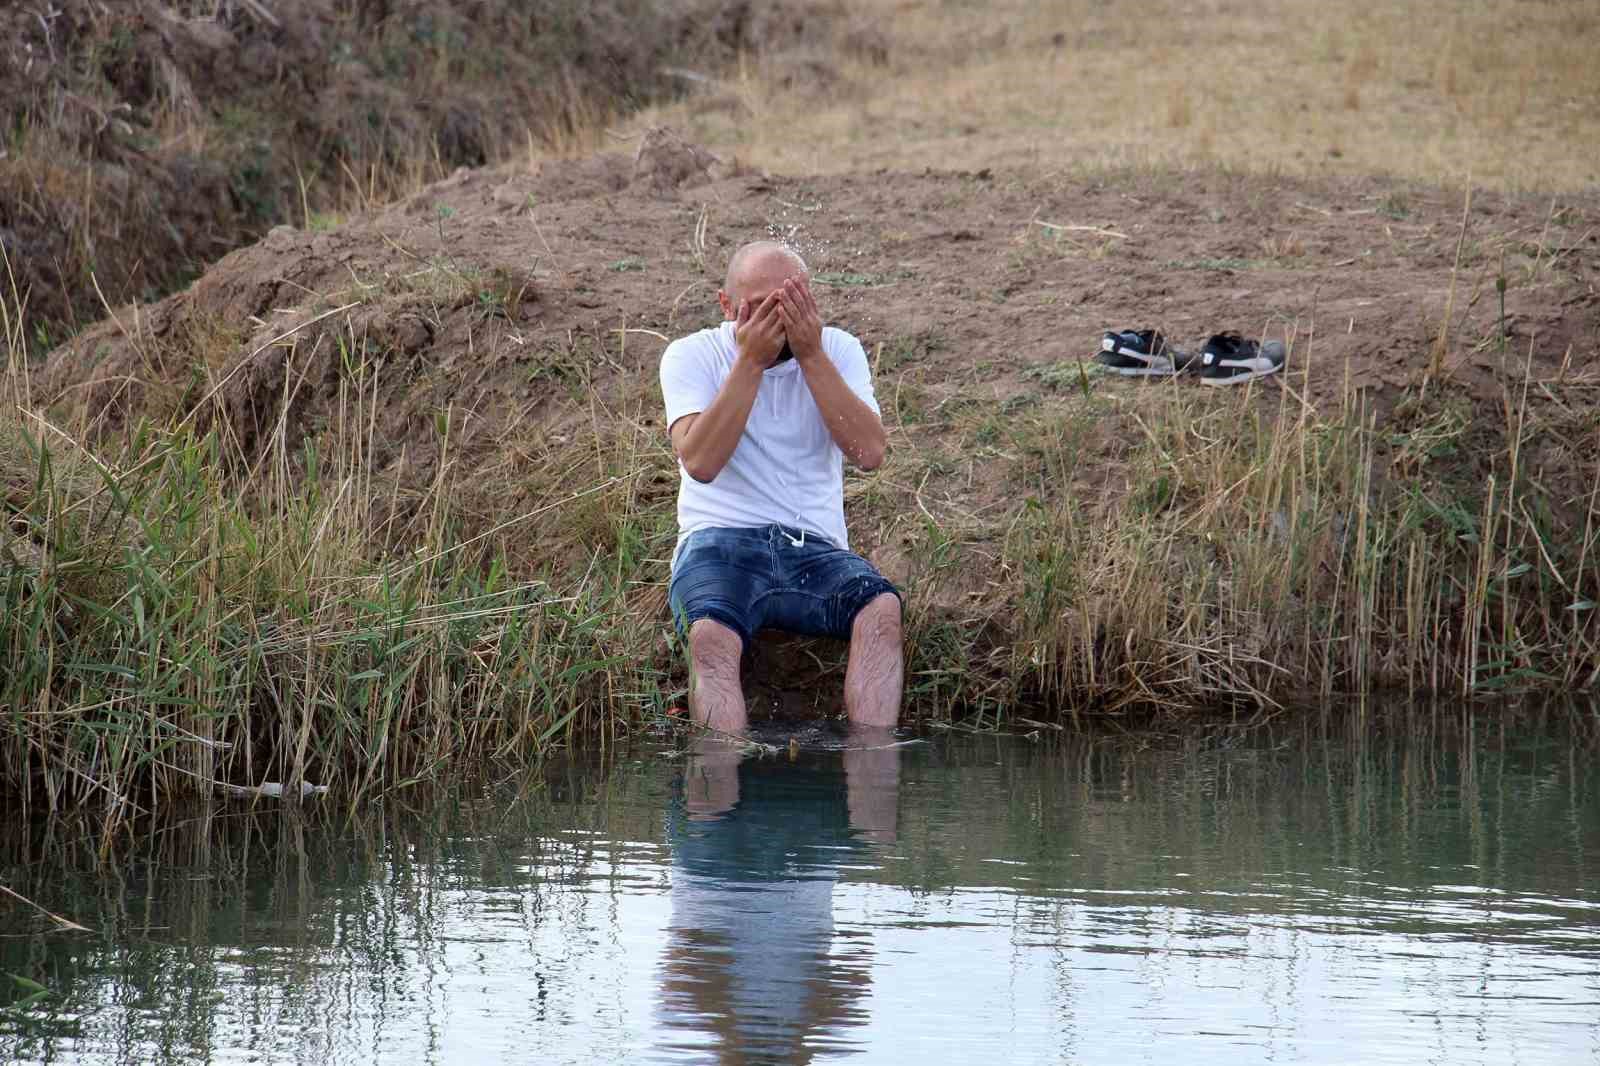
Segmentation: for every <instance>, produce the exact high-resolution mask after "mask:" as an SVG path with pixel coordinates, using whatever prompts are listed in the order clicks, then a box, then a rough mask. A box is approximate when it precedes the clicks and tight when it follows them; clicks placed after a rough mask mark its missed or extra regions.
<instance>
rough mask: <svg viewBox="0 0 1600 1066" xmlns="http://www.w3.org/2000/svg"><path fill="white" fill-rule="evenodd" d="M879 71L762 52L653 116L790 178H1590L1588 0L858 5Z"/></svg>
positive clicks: (864, 63) (1596, 76)
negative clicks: (799, 74)
mask: <svg viewBox="0 0 1600 1066" xmlns="http://www.w3.org/2000/svg"><path fill="white" fill-rule="evenodd" d="M858 10H859V11H860V12H861V15H862V17H863V18H865V19H867V20H868V21H871V22H874V23H875V24H876V25H878V26H879V27H881V29H882V30H883V32H884V33H885V34H887V35H888V39H889V53H888V54H889V60H888V63H887V65H876V64H874V63H873V62H871V61H870V60H869V59H867V58H862V57H851V56H849V55H844V54H841V55H839V56H835V57H830V58H831V62H832V63H833V65H834V66H835V67H836V68H837V70H838V73H839V77H838V78H837V80H834V81H833V82H832V84H828V83H827V82H828V79H818V78H812V79H810V80H809V81H801V82H798V83H797V84H795V85H793V86H792V87H790V88H787V89H785V88H778V87H776V86H775V85H774V83H773V79H772V78H771V77H770V76H767V75H766V74H765V71H764V68H762V67H761V66H760V65H758V64H754V63H752V64H747V65H746V66H745V68H744V76H742V77H738V76H736V77H733V78H731V79H729V80H728V81H726V82H725V83H723V84H722V85H720V86H718V87H716V88H714V89H712V90H710V91H708V92H705V93H702V94H700V95H698V96H696V97H691V98H690V99H689V100H687V101H685V102H683V103H681V104H675V105H672V106H670V107H665V108H661V109H657V110H653V111H649V112H646V113H645V114H644V115H643V116H641V118H640V121H641V122H644V123H657V122H663V121H666V122H671V123H673V124H676V125H679V126H682V127H684V128H686V129H687V130H688V131H689V132H690V134H691V135H692V136H694V137H696V138H698V139H700V140H702V141H703V142H705V143H706V144H708V145H709V146H710V147H712V148H713V149H714V150H718V151H721V152H724V153H732V154H738V155H739V156H741V157H743V158H745V159H747V160H748V161H750V162H753V163H755V164H757V165H760V166H764V167H767V168H770V169H772V170H774V171H777V172H782V173H787V174H805V173H815V172H824V171H841V170H855V169H867V168H872V167H890V168H895V169H917V168H921V167H924V166H931V167H935V168H953V169H977V168H981V167H996V168H1000V167H1015V166H1019V165H1020V166H1037V167H1041V168H1046V169H1061V168H1074V167H1079V166H1090V167H1098V166H1105V165H1114V166H1122V165H1130V164H1131V165H1136V166H1178V167H1188V166H1198V165H1223V166H1226V167H1229V168H1237V169H1242V170H1248V171H1258V172H1259V171H1267V172H1286V173H1295V174H1311V175H1341V174H1357V175H1367V174H1374V173H1378V174H1393V175H1396V176H1398V177H1402V178H1409V179H1417V180H1422V181H1427V182H1432V183H1439V184H1456V183H1459V182H1462V181H1464V180H1466V179H1467V178H1469V177H1470V179H1471V180H1472V182H1474V183H1476V184H1480V185H1484V186H1489V187H1496V188H1503V189H1507V190H1545V191H1555V190H1574V189H1580V188H1584V187H1592V186H1593V185H1594V184H1595V183H1596V182H1597V181H1600V164H1597V162H1596V159H1597V157H1596V155H1595V154H1594V153H1593V152H1592V151H1589V150H1588V149H1587V147H1586V146H1590V145H1593V144H1596V143H1600V64H1597V63H1595V62H1594V52H1595V48H1596V46H1597V43H1600V9H1597V8H1596V7H1595V5H1594V4H1593V3H1591V2H1589V0H1552V2H1549V3H1541V4H1527V3H1518V2H1515V0H1493V2H1488V3H1476V2H1473V0H1443V2H1440V3H1424V2H1420V0H1413V2H1397V0H1380V2H1378V3H1356V2H1353V0H1337V2H1334V3H1323V2H1321V0H1282V2H1279V3H1274V4H1227V3H1221V2H1218V0H1208V2H1202V3H1180V2H1176V0H1127V2H1119V3H1115V4H1106V3H1101V2H1098V0H1055V2H1050V3H1030V2H1027V0H998V2H996V3H991V4H977V3H967V2H960V0H868V2H866V3H864V4H862V5H860V8H859V9H858Z"/></svg>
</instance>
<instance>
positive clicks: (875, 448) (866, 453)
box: [856, 441, 889, 471]
mask: <svg viewBox="0 0 1600 1066" xmlns="http://www.w3.org/2000/svg"><path fill="white" fill-rule="evenodd" d="M888 450H889V449H888V448H887V447H886V446H885V445H884V444H883V443H882V442H881V441H874V442H873V443H871V444H867V445H864V446H863V447H862V448H861V452H860V454H858V455H857V456H856V466H858V467H860V468H861V469H862V470H867V471H872V470H876V469H878V467H880V466H882V465H883V460H884V457H885V456H886V455H887V454H888Z"/></svg>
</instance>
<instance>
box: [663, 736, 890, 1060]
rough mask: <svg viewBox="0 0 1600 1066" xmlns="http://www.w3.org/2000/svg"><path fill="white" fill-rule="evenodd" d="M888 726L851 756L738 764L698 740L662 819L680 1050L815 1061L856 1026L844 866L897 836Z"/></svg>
mask: <svg viewBox="0 0 1600 1066" xmlns="http://www.w3.org/2000/svg"><path fill="white" fill-rule="evenodd" d="M894 745H895V741H894V738H893V736H892V735H891V734H889V733H888V731H886V730H870V731H869V730H858V731H856V732H853V733H852V734H851V735H850V737H849V740H848V742H847V745H846V747H845V750H844V751H842V752H840V751H823V752H800V753H793V752H790V753H785V754H782V755H779V756H776V757H773V756H767V757H748V758H747V757H746V756H745V751H744V745H742V744H740V743H737V742H735V743H729V742H726V741H723V740H720V739H716V738H710V737H708V738H704V739H702V740H700V741H699V742H697V743H696V745H695V748H694V750H693V753H692V754H691V756H690V758H689V760H688V765H687V767H686V768H685V771H684V776H683V779H682V788H681V793H680V794H679V795H678V796H676V797H675V800H674V803H673V807H672V812H671V815H670V819H671V823H670V836H671V840H672V927H671V930H670V933H669V941H668V945H667V951H666V959H665V962H664V964H663V973H662V992H661V1002H662V1014H663V1022H664V1024H665V1026H666V1027H667V1028H669V1029H671V1030H674V1031H675V1032H676V1033H677V1034H679V1037H680V1039H678V1040H677V1041H676V1042H675V1044H674V1050H675V1051H680V1052H681V1051H686V1050H690V1049H704V1050H705V1051H706V1052H707V1053H708V1057H709V1058H712V1059H713V1060H714V1061H718V1062H728V1063H738V1062H770V1061H783V1062H809V1061H810V1060H811V1057H812V1055H814V1054H815V1053H817V1052H819V1051H827V1050H829V1049H837V1048H839V1047H840V1046H841V1045H842V1044H844V1043H846V1041H843V1040H842V1039H841V1033H842V1031H843V1030H845V1029H847V1028H850V1027H852V1026H855V1025H859V1024H861V1023H862V1022H863V1021H864V1020H865V1012H864V1011H863V1009H862V1008H861V1006H860V1005H859V1002H860V1000H861V998H862V996H863V993H864V992H865V991H866V988H867V983H868V979H869V968H870V962H871V953H870V947H869V945H868V944H867V943H866V942H865V941H858V942H855V943H854V944H853V945H850V944H846V945H844V946H842V948H841V949H836V948H835V945H834V928H833V887H834V882H835V881H837V880H838V879H839V867H840V865H841V864H843V863H847V862H851V861H856V860H858V859H859V858H860V853H861V852H862V851H863V850H865V849H866V848H867V847H868V846H869V845H870V844H872V843H889V842H891V841H893V839H894V831H895V817H896V800H897V791H898V784H899V776H900V763H899V759H900V752H899V749H898V748H897V747H895V746H894Z"/></svg>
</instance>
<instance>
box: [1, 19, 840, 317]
mask: <svg viewBox="0 0 1600 1066" xmlns="http://www.w3.org/2000/svg"><path fill="white" fill-rule="evenodd" d="M849 24H850V20H849V19H846V18H844V7H843V5H842V4H839V3H836V2H835V3H825V2H816V3H813V2H808V0H788V2H785V3H781V4H761V5H757V4H751V3H748V2H747V0H680V2H675V3H671V4H662V3H657V2H654V0H602V2H596V3H583V4H572V3H568V2H566V0H533V2H520V0H519V2H515V3H513V2H509V0H489V2H483V0H470V2H469V0H453V2H448V0H382V2H369V0H362V2H360V3H355V4H349V3H344V2H342V0H341V2H336V0H239V2H233V3H222V4H217V3H214V2H211V0H205V2H189V3H181V4H172V3H164V2H156V0H134V2H131V3H123V4H113V5H107V4H102V3H97V2H94V0H58V2H57V3H54V4H48V5H7V7H6V9H5V10H4V11H0V119H3V120H4V122H5V125H6V129H7V130H8V131H10V140H9V141H8V143H7V145H6V146H5V150H4V151H0V244H3V246H4V250H5V252H6V255H7V257H8V258H9V261H10V265H11V270H12V271H13V272H14V274H15V275H16V280H17V288H18V293H17V295H18V296H25V297H26V300H27V304H28V312H29V318H30V320H31V322H32V324H33V327H34V329H33V335H32V336H30V337H29V343H30V344H33V345H38V346H45V347H47V346H48V344H49V341H50V338H52V337H55V338H59V337H60V336H62V333H63V330H65V331H67V332H70V331H71V330H73V329H75V328H76V327H77V326H78V325H81V324H83V323H86V322H88V321H93V320H95V319H98V318H99V317H101V316H102V315H103V314H104V304H103V301H109V302H110V303H112V304H120V303H123V302H125V301H130V300H135V301H149V300H153V299H155V298H157V297H159V296H161V295H164V294H165V293H167V292H169V291H171V290H172V289H173V288H174V287H176V286H178V285H181V284H183V283H186V282H187V281H188V280H191V279H192V278H194V277H195V276H196V275H198V274H199V273H200V272H201V271H202V270H203V269H204V268H205V266H206V265H207V264H209V263H210V262H212V261H214V260H215V259H216V258H217V257H219V256H220V255H222V254H223V253H225V252H227V251H229V250H230V249H232V248H236V247H239V246H240V245H241V244H245V243H248V242H250V241H254V240H257V239H259V238H260V237H262V236H263V235H264V234H265V233H266V231H267V230H268V229H270V228H271V227H272V226H273V225H276V224H280V223H283V222H288V221H293V222H295V223H298V224H301V225H305V224H307V223H308V222H311V221H313V220H315V219H316V218H317V217H318V216H319V215H321V214H323V213H325V212H328V211H330V210H336V209H345V208H349V207H351V206H352V205H362V206H365V205H369V204H371V203H373V202H383V201H386V200H389V199H392V198H393V197H394V196H395V195H397V194H398V193H400V192H403V191H409V190H412V189H414V188H416V187H418V186H419V185H421V184H423V183H424V182H425V181H427V180H431V179H435V178H438V177H442V176H444V175H447V174H448V173H450V171H451V170H453V169H454V168H456V167H458V166H481V165H484V164H488V163H494V162H498V161H502V160H505V159H507V158H509V157H510V156H512V155H514V154H516V153H519V152H526V151H527V150H528V149H529V148H530V147H531V146H535V145H542V146H546V147H548V146H558V147H559V146H561V145H563V144H565V143H567V142H568V141H570V140H572V139H573V138H575V137H577V136H578V131H581V130H588V129H592V128H594V127H595V126H596V125H597V123H598V122H599V121H601V120H603V119H604V117H605V116H607V115H611V114H617V113H620V112H624V111H628V110H631V109H633V108H635V107H637V106H639V105H640V104H642V103H644V102H647V101H650V100H652V99H657V98H660V97H662V96H663V95H666V94H670V93H673V92H676V91H681V89H682V88H683V83H682V82H681V81H679V80H676V79H674V78H673V77H672V76H670V75H668V74H664V73H663V68H664V67H673V66H675V65H676V66H689V67H695V66H703V67H706V68H709V69H712V70H715V69H718V68H720V67H721V65H722V64H724V63H725V62H727V61H728V60H729V59H730V58H732V57H733V56H736V55H738V54H741V53H743V54H750V55H764V54H767V53H771V54H778V53H780V52H781V51H782V50H784V49H790V48H806V49H815V48H818V47H822V46H824V45H826V44H827V43H828V42H831V41H832V40H833V35H834V34H835V33H836V32H842V31H841V30H840V27H844V26H847V25H849ZM852 39H853V38H852ZM7 295H8V296H9V295H10V293H9V292H8V294H7Z"/></svg>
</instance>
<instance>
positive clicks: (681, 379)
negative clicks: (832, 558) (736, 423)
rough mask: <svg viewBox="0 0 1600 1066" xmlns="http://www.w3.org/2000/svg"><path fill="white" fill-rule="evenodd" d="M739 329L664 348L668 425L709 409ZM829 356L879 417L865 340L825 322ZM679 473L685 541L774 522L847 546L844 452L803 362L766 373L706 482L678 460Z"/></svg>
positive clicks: (725, 328)
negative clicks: (735, 437)
mask: <svg viewBox="0 0 1600 1066" xmlns="http://www.w3.org/2000/svg"><path fill="white" fill-rule="evenodd" d="M733 330H734V325H733V323H732V322H724V323H722V325H720V326H716V327H714V328H711V329H703V330H701V331H700V332H698V333H692V334H690V335H689V336H687V337H682V338H679V339H678V340H675V341H673V342H672V343H671V344H669V345H667V350H666V351H665V352H663V353H662V355H661V395H662V397H663V398H664V399H665V400H666V404H667V428H668V429H671V428H672V424H673V423H674V422H676V421H677V420H678V419H680V418H682V417H683V416H684V415H692V414H698V413H699V412H701V411H704V410H705V409H706V408H707V407H709V406H711V401H712V400H713V399H715V398H716V395H717V391H718V390H719V389H721V388H722V383H723V382H724V381H726V380H727V378H728V374H729V373H730V372H731V371H732V370H733V363H734V360H735V359H736V358H737V357H738V354H739V351H738V348H737V346H736V344H735V342H734V337H733ZM822 350H823V352H824V353H825V354H826V355H827V356H828V358H829V359H831V360H833V365H834V366H836V367H838V369H839V375H840V376H841V377H842V378H844V381H845V384H846V385H848V386H850V391H852V392H854V393H855V394H856V395H857V396H859V397H860V398H861V400H862V402H864V403H865V404H866V405H867V406H868V407H870V408H872V410H873V411H877V410H878V401H877V399H876V398H875V397H874V396H873V395H872V375H871V372H870V371H869V370H868V369H867V353H866V352H865V351H863V350H862V348H861V342H860V341H858V340H856V339H855V338H854V337H852V336H851V335H850V334H848V333H846V332H845V331H844V330H842V329H834V328H833V327H832V326H826V327H824V328H823V330H822ZM678 474H679V487H678V543H679V544H682V543H683V538H684V537H687V536H688V535H689V534H690V533H693V532H694V531H695V530H697V529H706V528H710V527H720V528H740V527H744V528H749V527H754V526H765V525H772V524H774V523H777V524H780V525H784V526H788V527H790V528H797V529H802V530H805V531H806V532H808V533H813V534H817V535H820V536H822V537H824V538H826V539H827V540H828V541H829V542H831V543H832V544H834V545H835V546H836V547H840V548H848V547H849V546H850V540H849V535H848V534H847V533H846V532H845V528H844V453H843V452H842V451H840V450H839V446H838V445H837V444H835V443H834V442H833V437H831V436H830V435H829V434H828V427H827V426H826V425H824V424H823V421H822V413H821V412H820V411H818V410H817V403H816V401H815V400H813V399H812V398H811V389H810V388H809V387H807V385H806V378H805V372H804V371H803V370H801V369H800V363H799V361H798V360H795V359H790V360H787V361H786V362H783V363H780V364H778V365H777V366H775V367H772V368H771V369H769V370H767V371H766V372H765V373H763V374H762V376H761V385H760V387H759V388H758V390H757V392H756V400H755V404H754V405H753V406H752V407H751V408H750V418H749V420H748V421H746V422H745V426H744V434H743V435H742V436H740V438H739V443H738V445H737V446H736V447H735V448H734V449H733V455H732V456H730V457H729V459H728V464H727V465H726V466H724V467H723V468H722V470H721V472H720V473H718V474H717V476H716V477H715V478H713V479H712V480H711V481H710V483H709V484H701V483H700V482H698V481H696V480H695V479H694V478H692V477H690V476H689V473H688V471H686V470H684V469H683V465H682V464H681V463H680V464H679V466H678Z"/></svg>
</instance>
